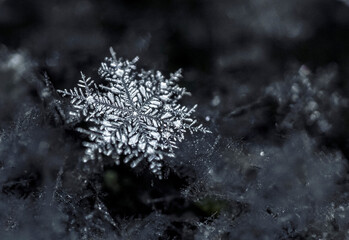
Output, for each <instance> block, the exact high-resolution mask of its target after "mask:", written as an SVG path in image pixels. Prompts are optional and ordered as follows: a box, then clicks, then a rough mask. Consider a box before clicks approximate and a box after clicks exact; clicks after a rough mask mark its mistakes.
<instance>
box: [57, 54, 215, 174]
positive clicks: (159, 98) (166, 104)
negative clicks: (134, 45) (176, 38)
mask: <svg viewBox="0 0 349 240" xmlns="http://www.w3.org/2000/svg"><path fill="white" fill-rule="evenodd" d="M110 52H111V56H112V57H109V58H105V61H104V62H102V64H101V67H100V68H99V70H98V74H99V76H100V77H101V78H103V79H104V80H105V81H107V85H99V86H97V85H96V84H95V83H94V81H93V80H91V78H86V77H85V76H84V75H83V74H82V73H81V76H82V79H81V80H79V83H78V86H79V88H74V89H72V90H69V91H68V90H66V89H65V90H64V91H62V90H58V92H59V93H61V94H62V95H63V97H64V96H70V98H71V103H72V104H73V106H74V110H73V111H72V112H70V114H71V115H73V116H80V117H82V118H83V121H85V122H88V123H91V126H89V127H87V128H86V129H85V128H77V131H79V132H81V133H84V134H87V135H88V138H89V141H86V142H84V143H83V145H84V146H85V147H86V154H85V156H84V161H89V160H93V159H96V158H97V159H101V157H102V156H103V155H106V156H111V157H113V158H114V159H115V162H116V163H117V164H118V163H119V162H120V157H123V161H124V162H125V163H128V162H130V164H131V167H135V166H137V164H138V163H139V162H141V161H142V160H143V159H146V160H147V161H148V163H149V166H150V169H151V171H152V172H153V173H155V174H156V175H158V176H159V177H160V178H161V168H162V159H163V158H164V156H168V157H174V148H176V143H177V141H181V140H183V138H184V133H185V132H186V131H187V130H188V131H189V132H190V133H193V132H196V131H201V132H204V133H207V132H209V130H207V129H206V128H204V127H202V125H201V124H200V125H196V120H194V119H193V118H192V117H191V115H192V113H193V112H194V111H195V108H196V105H195V106H194V107H193V108H191V109H188V108H187V107H185V106H182V105H180V104H179V103H178V100H180V99H181V98H182V97H183V96H184V95H190V93H189V92H187V91H186V89H185V88H181V87H179V86H178V84H177V82H178V81H179V79H180V78H181V77H182V76H181V70H178V71H177V72H175V73H173V74H170V78H169V79H166V78H165V77H164V76H163V75H162V74H161V72H159V71H156V72H155V71H153V70H150V71H145V70H143V69H142V70H141V71H137V68H136V66H135V63H136V62H137V61H138V57H136V58H135V59H133V60H132V61H128V60H123V59H122V58H119V59H117V58H116V55H115V52H114V51H113V49H110Z"/></svg>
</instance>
